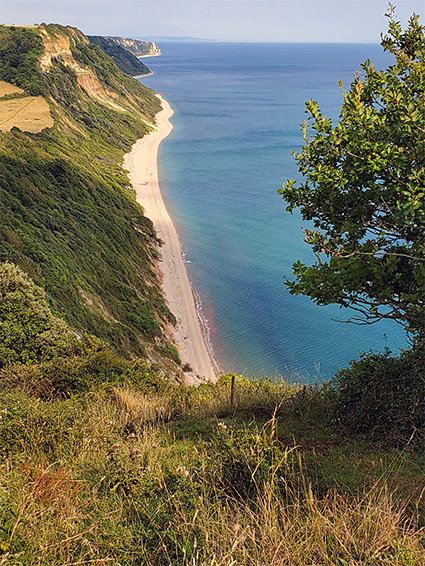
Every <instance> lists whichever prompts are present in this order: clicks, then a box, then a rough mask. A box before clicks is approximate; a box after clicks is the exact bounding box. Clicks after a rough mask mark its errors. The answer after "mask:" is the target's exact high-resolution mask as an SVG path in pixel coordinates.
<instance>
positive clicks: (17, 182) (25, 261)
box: [0, 25, 179, 373]
mask: <svg viewBox="0 0 425 566" xmlns="http://www.w3.org/2000/svg"><path fill="white" fill-rule="evenodd" d="M0 45H1V47H0V69H1V70H0V81H1V82H0V86H1V87H2V88H0V110H2V114H3V111H4V109H5V108H8V107H10V105H15V106H16V105H18V111H17V112H15V113H13V112H12V113H11V112H9V114H10V123H8V127H3V126H1V125H0V126H1V128H2V130H3V131H2V132H1V133H0V142H1V149H0V166H1V169H2V175H1V179H0V201H1V203H2V206H1V210H0V262H4V261H6V260H8V261H10V262H13V263H14V264H16V265H18V266H19V267H20V268H22V269H23V270H24V271H25V272H26V273H27V274H28V275H29V276H30V277H31V278H32V279H33V280H34V282H35V283H36V284H37V285H39V286H41V287H43V288H44V289H45V291H46V293H47V298H48V301H49V305H50V307H51V308H52V310H53V313H54V314H58V315H60V316H61V317H62V318H64V319H65V320H66V322H67V323H69V324H70V325H71V327H72V328H74V329H75V331H76V332H77V333H82V332H89V333H91V334H94V335H96V336H98V337H99V338H101V339H102V340H106V341H107V342H109V344H111V345H112V346H113V347H114V348H115V349H116V350H117V351H118V352H120V353H121V354H124V355H125V356H127V357H130V358H132V357H134V356H142V357H147V358H148V359H150V360H152V361H157V362H158V363H160V364H161V365H162V366H164V364H165V365H167V364H168V366H169V368H174V369H172V371H173V372H177V373H178V372H179V370H178V367H177V366H176V365H175V362H176V361H177V362H178V361H179V359H178V354H177V350H176V349H175V347H174V346H173V345H172V344H171V343H170V342H169V341H168V339H167V337H166V336H167V332H168V328H169V325H170V323H172V321H173V316H172V314H171V313H170V312H169V310H168V308H167V306H166V304H165V302H164V298H163V296H162V293H161V290H160V285H159V282H158V279H157V268H156V259H157V257H158V254H159V249H158V242H157V240H156V235H155V233H154V230H153V228H152V224H151V222H150V220H148V219H147V218H146V217H144V215H143V210H142V208H141V207H140V206H139V205H138V204H137V203H136V202H135V200H134V193H133V191H131V190H129V188H128V185H129V181H128V178H127V176H126V174H125V173H124V171H123V170H122V168H121V163H122V156H123V154H124V153H125V152H127V151H128V150H129V149H130V147H131V146H132V144H133V143H134V142H135V140H136V139H138V138H140V137H143V135H144V134H146V133H147V132H149V131H150V129H151V127H152V125H153V123H154V119H155V114H156V113H157V112H158V110H159V109H160V104H159V101H158V99H157V98H156V96H155V95H154V93H153V92H152V91H151V90H150V89H147V88H146V87H144V86H143V85H141V84H140V83H139V82H138V81H136V80H134V79H133V78H131V77H129V76H128V75H126V74H124V73H123V72H122V71H120V69H119V68H118V67H117V66H116V65H115V63H114V62H113V61H112V59H111V58H110V57H108V56H107V55H106V54H105V53H104V52H103V51H102V50H101V49H100V48H99V47H97V46H95V45H93V44H92V43H90V41H89V40H88V38H87V37H86V36H85V35H84V34H83V33H81V32H80V31H79V30H77V29H75V28H71V27H64V26H59V25H41V26H36V27H33V28H24V27H14V26H11V27H7V26H2V27H1V28H0ZM3 87H4V88H3ZM2 95H3V96H2ZM33 99H34V100H33ZM37 101H38V102H37ZM20 105H21V106H22V108H21V106H20ZM41 106H42V107H43V112H44V114H43V120H44V121H43V120H42V119H41V117H42V116H41V110H40V108H41ZM24 108H25V112H26V113H27V114H26V116H25V121H24V120H21V121H19V118H20V116H21V115H22V112H24ZM31 125H32V126H34V127H35V129H34V128H33V129H31V127H30V126H31Z"/></svg>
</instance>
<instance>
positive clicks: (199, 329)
mask: <svg viewBox="0 0 425 566" xmlns="http://www.w3.org/2000/svg"><path fill="white" fill-rule="evenodd" d="M157 96H158V98H159V99H160V101H161V105H162V110H161V111H160V112H158V114H157V115H156V117H155V118H156V126H155V128H154V129H153V131H152V132H151V133H149V134H147V135H145V136H144V137H143V138H141V139H139V140H137V141H136V143H135V144H134V145H133V147H132V148H131V151H130V152H129V153H127V154H126V155H124V161H123V167H124V169H126V170H128V171H129V175H128V177H129V179H130V182H131V184H132V186H133V188H134V190H135V192H136V201H137V202H138V203H139V204H140V205H141V206H142V207H143V209H144V212H145V215H146V216H147V217H148V218H149V219H150V220H151V221H152V223H153V226H154V229H155V231H156V234H157V236H158V238H160V239H161V240H162V242H163V245H162V246H161V248H160V255H161V259H160V261H159V264H158V266H159V269H160V271H161V274H162V285H161V287H162V290H163V293H164V296H165V300H166V302H167V304H168V307H169V309H170V311H171V312H172V313H173V314H174V316H175V317H176V320H177V323H176V325H175V326H173V327H172V331H173V338H174V343H175V344H176V346H177V348H178V350H179V354H180V358H181V360H182V366H184V365H185V364H189V365H190V367H191V368H192V371H191V372H186V373H185V384H186V385H194V384H197V383H199V382H200V381H213V382H214V381H216V380H217V372H216V370H215V367H214V366H215V364H214V361H213V358H212V355H211V352H210V350H209V348H208V345H207V339H206V336H205V332H204V328H203V326H204V325H205V322H202V320H201V317H200V315H199V312H198V310H197V306H196V298H195V295H194V292H193V289H192V286H191V283H190V280H189V276H188V273H187V269H186V266H185V264H184V260H183V254H182V249H181V244H180V240H179V236H178V233H177V230H176V227H175V225H174V222H173V221H172V219H171V217H170V215H169V213H168V211H167V208H166V206H165V203H164V200H163V197H162V193H161V187H160V182H159V173H158V152H159V146H160V144H161V142H162V141H163V140H164V139H165V138H166V137H167V136H169V135H170V133H171V131H172V129H173V125H172V124H171V122H170V118H171V116H172V115H173V114H174V111H173V109H172V108H171V106H170V105H169V104H168V102H167V101H166V100H164V99H163V98H162V97H161V96H160V95H158V94H157ZM197 376H199V378H201V379H199V378H198V377H197Z"/></svg>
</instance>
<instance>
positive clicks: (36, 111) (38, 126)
mask: <svg viewBox="0 0 425 566" xmlns="http://www.w3.org/2000/svg"><path fill="white" fill-rule="evenodd" d="M0 114H1V116H2V121H1V122H0V129H1V131H3V132H9V131H10V130H11V129H12V128H13V127H14V126H16V127H17V128H19V129H20V130H22V131H23V132H30V133H33V134H36V133H38V132H41V131H42V130H43V129H44V128H51V127H52V126H53V124H54V121H53V118H52V115H51V113H50V108H49V105H48V103H47V102H46V100H45V99H44V98H43V97H42V96H26V97H24V98H14V99H11V100H0Z"/></svg>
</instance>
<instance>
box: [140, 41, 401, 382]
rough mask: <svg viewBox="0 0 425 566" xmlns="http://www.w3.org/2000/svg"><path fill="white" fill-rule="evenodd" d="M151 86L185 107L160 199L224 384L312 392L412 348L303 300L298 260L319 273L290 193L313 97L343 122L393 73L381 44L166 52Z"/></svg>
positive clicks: (391, 332) (178, 115) (156, 62)
mask: <svg viewBox="0 0 425 566" xmlns="http://www.w3.org/2000/svg"><path fill="white" fill-rule="evenodd" d="M160 48H161V50H162V55H160V56H158V57H151V58H149V59H145V62H146V63H147V64H148V66H149V68H150V69H151V70H152V71H153V75H151V76H148V77H145V78H142V79H140V81H141V82H142V83H143V84H145V85H146V86H149V87H150V88H152V89H154V90H155V91H156V92H158V93H161V94H163V95H164V97H165V98H166V99H167V100H168V102H169V103H170V104H171V106H172V107H173V109H174V111H175V114H174V116H173V117H172V120H171V121H172V122H173V124H174V130H173V132H172V134H171V135H170V136H169V137H168V138H167V139H166V140H165V141H164V142H163V143H162V145H161V148H160V155H159V171H160V179H161V187H162V192H163V196H164V199H165V202H166V206H167V208H168V211H169V213H170V215H171V217H172V218H173V220H174V222H175V224H176V227H177V230H178V233H179V236H180V239H181V244H182V250H183V254H184V258H185V262H186V265H187V269H188V272H189V276H190V279H191V282H192V286H193V290H194V293H195V296H196V298H197V303H198V309H199V313H200V315H201V317H202V319H203V321H204V326H205V330H206V334H207V340H208V343H209V346H210V349H211V352H212V355H213V357H214V359H215V360H216V363H217V365H218V367H219V369H220V371H221V372H226V373H227V372H236V373H238V374H243V375H245V376H246V377H249V378H256V377H259V376H270V377H272V378H279V377H281V376H282V377H283V378H285V379H286V380H288V381H292V382H303V383H312V382H316V381H319V382H320V381H322V380H328V379H330V378H332V376H333V375H334V374H335V372H336V371H338V369H339V368H341V367H346V366H347V365H348V364H349V362H350V361H351V360H353V359H358V358H359V356H360V354H361V353H362V352H368V351H370V350H373V351H377V352H382V351H383V350H384V349H386V348H389V349H390V350H391V351H392V352H393V353H395V354H396V353H397V352H399V349H400V348H403V347H405V346H406V345H407V342H406V338H405V334H404V330H403V328H402V327H401V326H400V325H398V324H396V323H392V322H388V321H385V322H380V323H377V324H375V325H368V326H358V325H354V324H347V323H346V322H345V321H346V320H347V319H348V318H349V317H350V315H352V314H353V313H352V312H350V311H349V310H347V309H340V308H339V307H338V306H336V305H330V306H327V307H323V306H318V305H316V304H315V303H314V302H313V301H312V300H311V299H310V298H308V297H305V296H293V295H290V294H289V292H288V290H287V288H286V286H285V285H284V280H285V278H289V279H291V277H292V269H291V266H292V265H293V263H294V262H296V261H297V260H298V259H299V260H301V261H302V262H305V263H307V264H309V263H312V262H313V261H314V259H315V258H314V256H313V254H312V252H311V250H310V247H309V246H308V245H307V244H306V243H305V242H304V236H303V232H302V228H308V227H309V226H308V225H307V224H306V223H305V222H303V220H302V219H301V217H300V214H299V213H298V212H297V211H296V212H294V213H293V214H290V213H289V212H287V211H286V204H285V202H284V201H283V200H282V197H281V196H280V195H279V194H278V193H277V189H279V188H281V186H282V183H283V182H284V181H285V180H287V179H289V178H293V179H300V174H299V173H298V168H297V165H296V162H295V159H294V157H293V156H292V155H291V152H293V151H298V150H300V148H301V146H302V143H303V137H302V133H301V131H300V124H301V123H302V122H303V121H304V120H305V119H306V118H307V115H306V113H305V102H306V101H307V100H308V99H309V98H312V99H313V100H315V101H317V102H318V103H319V107H320V108H321V110H322V111H323V113H324V114H325V115H326V116H327V117H330V118H332V119H333V120H337V119H338V115H339V109H340V107H341V104H342V93H341V88H340V87H339V86H338V82H339V81H340V80H342V81H343V84H344V86H343V88H345V89H347V88H348V87H349V85H350V83H351V81H352V80H353V77H354V76H355V74H356V73H358V72H361V66H360V64H361V62H362V61H364V60H366V59H370V60H371V61H372V62H373V64H374V65H375V66H376V67H377V68H385V67H386V66H387V65H388V64H391V58H390V55H388V54H386V53H383V50H382V48H381V46H380V45H375V44H289V43H273V44H272V43H270V44H268V43H220V42H204V43H201V42H199V43H196V42H193V43H183V42H176V43H171V42H164V43H163V44H160Z"/></svg>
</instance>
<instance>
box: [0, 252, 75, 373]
mask: <svg viewBox="0 0 425 566" xmlns="http://www.w3.org/2000/svg"><path fill="white" fill-rule="evenodd" d="M84 345H85V344H84V341H80V340H78V338H77V336H76V334H75V333H74V332H72V331H71V329H70V328H69V327H68V326H67V325H66V323H65V322H64V321H63V320H61V319H59V318H56V317H54V316H53V315H52V313H51V311H50V309H49V306H48V304H47V299H46V295H45V293H44V291H43V289H41V287H38V286H37V285H35V283H33V281H31V279H30V278H29V277H28V276H27V275H26V273H24V272H23V271H22V270H21V269H20V268H19V267H17V266H16V265H14V264H13V263H8V262H6V263H3V264H1V265H0V368H2V367H3V366H5V365H6V364H8V363H15V362H21V363H34V362H40V361H46V360H50V359H53V358H55V357H57V356H61V355H62V356H63V355H72V354H75V353H80V350H81V349H82V348H83V347H84Z"/></svg>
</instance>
